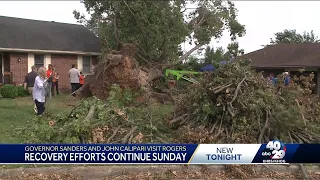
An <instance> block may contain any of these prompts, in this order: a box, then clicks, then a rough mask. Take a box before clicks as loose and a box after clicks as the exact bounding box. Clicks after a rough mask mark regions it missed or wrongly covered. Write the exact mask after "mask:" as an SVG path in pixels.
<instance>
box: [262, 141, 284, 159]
mask: <svg viewBox="0 0 320 180" xmlns="http://www.w3.org/2000/svg"><path fill="white" fill-rule="evenodd" d="M286 150H287V149H286V146H285V145H284V143H282V142H281V141H279V140H273V141H270V142H269V143H268V144H267V145H266V149H265V150H264V151H263V152H262V156H263V157H267V159H269V160H271V162H278V161H279V160H280V161H281V162H283V161H284V160H283V158H284V157H285V155H286Z"/></svg>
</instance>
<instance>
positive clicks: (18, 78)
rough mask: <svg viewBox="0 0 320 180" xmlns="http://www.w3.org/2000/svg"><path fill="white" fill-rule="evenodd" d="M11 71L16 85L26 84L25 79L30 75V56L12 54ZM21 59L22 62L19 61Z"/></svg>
mask: <svg viewBox="0 0 320 180" xmlns="http://www.w3.org/2000/svg"><path fill="white" fill-rule="evenodd" d="M9 57H10V71H11V72H12V81H13V83H14V84H15V85H20V84H23V83H24V78H25V76H26V74H27V73H28V54H27V53H10V56H9ZM19 58H20V60H21V61H20V62H18V59H19Z"/></svg>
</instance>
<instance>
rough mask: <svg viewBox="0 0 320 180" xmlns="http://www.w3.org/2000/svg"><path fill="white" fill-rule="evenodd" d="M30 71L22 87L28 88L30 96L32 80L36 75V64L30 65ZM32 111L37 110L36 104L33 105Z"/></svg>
mask: <svg viewBox="0 0 320 180" xmlns="http://www.w3.org/2000/svg"><path fill="white" fill-rule="evenodd" d="M31 70H32V71H31V72H29V73H28V74H27V75H26V77H25V80H24V89H25V90H28V92H29V94H30V95H31V96H32V92H33V86H34V81H35V79H36V77H37V67H36V66H32V67H31ZM33 109H34V111H35V112H37V107H36V105H34V108H33Z"/></svg>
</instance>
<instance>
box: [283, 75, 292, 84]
mask: <svg viewBox="0 0 320 180" xmlns="http://www.w3.org/2000/svg"><path fill="white" fill-rule="evenodd" d="M290 81H291V79H290V74H289V72H284V85H285V86H288V85H289V84H290Z"/></svg>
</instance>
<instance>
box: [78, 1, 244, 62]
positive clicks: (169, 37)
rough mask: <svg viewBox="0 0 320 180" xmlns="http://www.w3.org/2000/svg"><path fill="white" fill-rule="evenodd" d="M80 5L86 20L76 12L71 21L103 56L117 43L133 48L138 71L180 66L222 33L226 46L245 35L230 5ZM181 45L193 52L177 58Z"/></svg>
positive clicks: (227, 2)
mask: <svg viewBox="0 0 320 180" xmlns="http://www.w3.org/2000/svg"><path fill="white" fill-rule="evenodd" d="M190 3H192V8H190V7H191V6H190ZM84 4H85V7H86V8H87V11H88V13H89V14H90V18H89V19H85V16H84V15H81V14H80V13H79V12H76V11H74V15H75V17H76V18H77V19H78V20H79V22H82V23H84V24H85V25H86V26H87V27H88V28H89V29H91V30H92V31H93V32H95V33H96V34H97V35H98V36H99V37H100V38H101V39H102V43H103V45H104V47H105V49H104V50H105V52H110V50H120V47H121V44H122V43H123V42H125V43H137V44H138V46H137V52H136V54H135V57H136V59H137V60H138V61H139V63H140V64H141V65H143V64H148V65H153V64H154V63H156V64H162V63H164V64H166V63H168V62H170V63H180V62H181V61H182V60H184V59H185V58H186V57H188V56H189V55H190V54H191V53H192V52H194V51H195V50H197V49H199V48H200V47H202V46H203V45H206V44H208V43H210V41H211V39H212V38H215V39H218V38H220V37H221V36H222V32H223V31H224V30H226V29H228V30H229V31H230V35H231V38H232V40H235V39H236V38H237V37H238V36H240V37H241V36H243V35H244V33H245V29H244V26H243V25H241V24H240V23H239V22H238V21H237V19H236V18H237V14H236V13H237V12H236V11H237V10H236V8H235V6H234V4H233V3H232V2H230V1H220V0H218V1H195V0H194V1H184V0H176V1H146V0H139V1H125V0H120V1H92V0H86V1H84ZM188 5H189V6H190V7H187V6H188ZM185 41H189V43H190V44H195V46H194V47H193V48H191V50H190V51H189V52H187V53H185V54H183V55H181V54H180V53H179V50H180V49H179V45H180V44H181V43H183V42H185ZM179 55H181V56H180V57H179Z"/></svg>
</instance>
